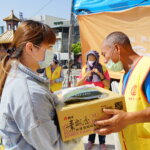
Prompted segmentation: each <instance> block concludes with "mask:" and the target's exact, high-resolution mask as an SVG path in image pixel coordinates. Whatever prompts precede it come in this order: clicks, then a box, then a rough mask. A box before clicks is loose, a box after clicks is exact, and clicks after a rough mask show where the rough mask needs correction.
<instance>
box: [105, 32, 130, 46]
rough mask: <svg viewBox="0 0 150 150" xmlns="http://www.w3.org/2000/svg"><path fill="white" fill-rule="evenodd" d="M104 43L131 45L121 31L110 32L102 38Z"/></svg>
mask: <svg viewBox="0 0 150 150" xmlns="http://www.w3.org/2000/svg"><path fill="white" fill-rule="evenodd" d="M104 42H105V44H107V45H109V46H112V45H114V44H119V45H122V46H123V47H131V43H130V40H129V38H128V36H127V35H126V34H124V33H123V32H119V31H116V32H112V33H110V34H109V35H108V36H107V37H106V38H105V40H104Z"/></svg>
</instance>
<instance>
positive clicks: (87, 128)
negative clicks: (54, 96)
mask: <svg viewBox="0 0 150 150" xmlns="http://www.w3.org/2000/svg"><path fill="white" fill-rule="evenodd" d="M99 90H100V91H101V92H102V93H107V94H108V96H107V97H105V98H102V99H95V100H90V101H86V102H78V103H74V104H68V105H64V106H63V107H62V106H61V107H60V106H59V107H58V108H57V115H58V120H59V126H60V131H61V136H62V140H63V141H69V140H71V139H75V138H78V137H81V136H85V135H89V134H92V133H93V131H94V129H96V126H94V123H93V122H94V121H95V120H99V119H100V118H101V117H102V116H103V115H104V113H103V112H102V110H103V108H110V109H120V110H124V111H126V106H125V100H124V97H123V96H120V95H118V94H116V93H113V92H111V91H109V90H106V89H103V88H99Z"/></svg>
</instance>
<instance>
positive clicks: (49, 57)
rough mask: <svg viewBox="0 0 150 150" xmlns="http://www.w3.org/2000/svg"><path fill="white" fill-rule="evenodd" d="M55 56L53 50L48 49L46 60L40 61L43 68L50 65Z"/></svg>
mask: <svg viewBox="0 0 150 150" xmlns="http://www.w3.org/2000/svg"><path fill="white" fill-rule="evenodd" d="M53 56H54V53H53V51H51V50H46V51H45V56H44V60H42V61H39V62H38V64H39V66H40V68H41V69H42V68H46V67H48V66H49V65H50V64H51V63H52V62H53Z"/></svg>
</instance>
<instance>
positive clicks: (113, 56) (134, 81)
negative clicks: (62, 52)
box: [95, 32, 150, 150]
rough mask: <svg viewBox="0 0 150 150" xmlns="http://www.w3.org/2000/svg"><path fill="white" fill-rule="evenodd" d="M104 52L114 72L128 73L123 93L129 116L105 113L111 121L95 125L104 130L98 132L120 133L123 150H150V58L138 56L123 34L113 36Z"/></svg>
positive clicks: (123, 84) (112, 34)
mask: <svg viewBox="0 0 150 150" xmlns="http://www.w3.org/2000/svg"><path fill="white" fill-rule="evenodd" d="M101 50H102V51H101V53H102V55H103V56H104V62H105V64H106V66H107V67H108V68H109V69H110V70H112V71H115V72H117V71H121V70H122V69H124V70H125V74H124V76H123V78H122V79H121V81H120V92H121V94H122V95H124V96H125V102H126V107H127V112H124V111H121V110H115V109H104V113H106V114H107V116H108V118H107V119H105V120H100V121H96V122H95V124H96V125H98V126H100V127H101V128H99V129H98V130H96V131H95V132H96V133H98V134H100V135H107V134H110V133H113V132H119V137H120V141H121V144H122V149H123V150H149V149H150V57H146V56H143V57H142V56H139V55H138V54H137V53H135V51H134V50H133V49H132V46H131V43H130V40H129V38H128V36H127V35H126V34H124V33H122V32H113V33H111V34H109V35H108V36H107V37H106V38H105V40H104V41H103V44H102V49H101Z"/></svg>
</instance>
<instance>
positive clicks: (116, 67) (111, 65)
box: [106, 59, 123, 72]
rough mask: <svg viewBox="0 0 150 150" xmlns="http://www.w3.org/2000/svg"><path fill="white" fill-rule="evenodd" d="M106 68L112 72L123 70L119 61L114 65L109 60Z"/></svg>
mask: <svg viewBox="0 0 150 150" xmlns="http://www.w3.org/2000/svg"><path fill="white" fill-rule="evenodd" d="M106 67H107V68H108V69H110V70H111V71H114V72H119V71H121V70H123V64H122V62H121V61H118V62H117V63H114V62H113V61H112V60H111V59H110V60H109V61H108V63H107V64H106Z"/></svg>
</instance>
